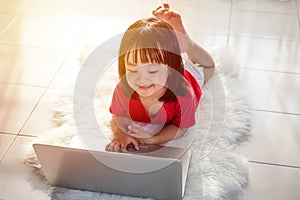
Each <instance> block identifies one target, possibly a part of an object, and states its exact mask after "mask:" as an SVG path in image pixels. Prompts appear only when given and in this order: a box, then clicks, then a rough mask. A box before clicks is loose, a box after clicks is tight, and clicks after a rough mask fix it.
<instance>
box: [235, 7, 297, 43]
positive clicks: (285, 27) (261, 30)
mask: <svg viewBox="0 0 300 200" xmlns="http://www.w3.org/2000/svg"><path fill="white" fill-rule="evenodd" d="M230 34H231V35H232V34H233V35H244V36H254V37H263V38H272V39H287V40H297V41H300V31H299V23H298V17H297V15H284V14H273V13H261V12H249V11H239V10H233V11H232V16H231V23H230Z"/></svg>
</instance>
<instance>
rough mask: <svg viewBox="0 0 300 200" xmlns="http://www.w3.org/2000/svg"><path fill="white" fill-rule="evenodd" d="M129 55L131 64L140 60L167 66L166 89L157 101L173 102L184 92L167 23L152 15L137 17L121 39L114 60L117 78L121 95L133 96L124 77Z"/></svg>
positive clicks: (173, 37)
mask: <svg viewBox="0 0 300 200" xmlns="http://www.w3.org/2000/svg"><path fill="white" fill-rule="evenodd" d="M129 56H132V60H133V62H134V64H135V63H137V62H138V61H141V62H142V63H157V64H164V65H167V66H168V67H169V70H170V76H169V77H168V80H167V83H166V87H167V88H168V89H167V91H166V92H165V94H164V95H163V96H162V97H161V98H160V99H159V100H160V101H163V102H167V101H175V100H176V96H177V95H180V96H182V95H184V94H185V93H186V87H185V84H186V83H185V81H184V78H183V73H184V66H183V62H182V57H181V53H180V49H179V44H178V41H177V37H176V34H175V32H174V30H173V28H172V27H171V26H170V25H169V24H168V23H166V22H164V21H162V20H157V19H155V18H148V19H143V20H139V21H137V22H136V23H134V24H133V25H131V26H130V27H129V28H128V30H127V31H126V32H125V34H124V36H123V38H122V41H121V45H120V50H119V59H118V61H119V62H118V70H119V79H120V83H121V87H122V90H123V91H124V93H125V95H127V96H129V97H132V98H136V93H135V92H134V91H133V90H132V89H131V88H130V86H129V85H128V83H127V80H126V76H125V75H126V67H125V66H126V63H127V60H128V58H129ZM138 59H140V60H138Z"/></svg>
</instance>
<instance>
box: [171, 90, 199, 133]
mask: <svg viewBox="0 0 300 200" xmlns="http://www.w3.org/2000/svg"><path fill="white" fill-rule="evenodd" d="M197 108H198V99H197V97H196V96H195V94H194V92H193V90H192V89H190V90H189V91H188V94H187V95H185V96H179V97H177V103H176V105H175V112H174V118H173V120H172V123H173V124H174V125H176V126H177V127H179V128H190V127H192V126H193V125H195V123H196V111H197Z"/></svg>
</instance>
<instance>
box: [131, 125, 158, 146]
mask: <svg viewBox="0 0 300 200" xmlns="http://www.w3.org/2000/svg"><path fill="white" fill-rule="evenodd" d="M128 134H129V135H131V136H133V137H134V138H136V140H137V141H139V142H140V143H142V144H154V143H155V141H154V138H153V135H151V134H149V133H148V132H146V131H144V130H143V129H141V128H138V127H134V126H128Z"/></svg>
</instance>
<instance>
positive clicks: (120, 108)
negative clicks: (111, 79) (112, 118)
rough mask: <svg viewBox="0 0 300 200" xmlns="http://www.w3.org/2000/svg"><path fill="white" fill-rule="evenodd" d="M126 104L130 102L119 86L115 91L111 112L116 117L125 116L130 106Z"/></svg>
mask: <svg viewBox="0 0 300 200" xmlns="http://www.w3.org/2000/svg"><path fill="white" fill-rule="evenodd" d="M126 102H128V101H126V96H125V94H124V93H123V91H122V89H121V86H120V84H118V85H117V86H116V88H115V90H114V93H113V96H112V101H111V105H110V108H109V111H110V112H111V113H112V114H114V115H118V116H125V115H126V110H125V108H128V106H127V105H125V104H126Z"/></svg>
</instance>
